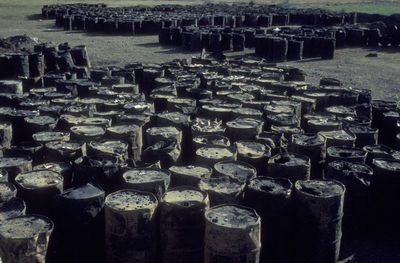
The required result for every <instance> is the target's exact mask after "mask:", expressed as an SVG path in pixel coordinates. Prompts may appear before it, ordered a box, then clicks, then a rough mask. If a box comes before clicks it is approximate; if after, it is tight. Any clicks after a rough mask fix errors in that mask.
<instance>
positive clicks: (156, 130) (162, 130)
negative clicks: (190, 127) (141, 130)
mask: <svg viewBox="0 0 400 263" xmlns="http://www.w3.org/2000/svg"><path fill="white" fill-rule="evenodd" d="M146 133H147V134H149V135H152V136H161V137H163V138H171V137H174V136H176V135H177V134H179V133H180V131H179V130H178V129H177V128H175V127H173V126H166V127H151V128H149V129H147V130H146Z"/></svg>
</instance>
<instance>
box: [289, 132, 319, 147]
mask: <svg viewBox="0 0 400 263" xmlns="http://www.w3.org/2000/svg"><path fill="white" fill-rule="evenodd" d="M292 143H293V144H296V145H301V146H316V145H323V144H324V143H325V138H324V137H323V136H322V135H320V134H292Z"/></svg>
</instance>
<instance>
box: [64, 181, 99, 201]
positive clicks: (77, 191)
mask: <svg viewBox="0 0 400 263" xmlns="http://www.w3.org/2000/svg"><path fill="white" fill-rule="evenodd" d="M61 196H62V198H64V199H74V200H83V199H91V198H96V197H101V196H104V191H103V190H102V189H101V188H99V187H98V186H95V185H93V184H92V183H87V184H85V185H81V186H77V187H73V188H69V189H66V190H64V192H63V193H62V194H61Z"/></svg>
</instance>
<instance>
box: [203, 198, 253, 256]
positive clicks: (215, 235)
mask: <svg viewBox="0 0 400 263" xmlns="http://www.w3.org/2000/svg"><path fill="white" fill-rule="evenodd" d="M205 218H206V230H205V237H204V263H225V262H233V263H239V262H240V263H258V262H260V249H261V218H260V216H259V215H258V214H257V212H256V211H255V210H254V209H252V208H249V207H245V206H240V205H229V204H225V205H219V206H215V207H213V208H211V209H209V210H208V211H207V212H206V213H205Z"/></svg>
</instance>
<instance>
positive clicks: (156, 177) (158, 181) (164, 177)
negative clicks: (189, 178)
mask: <svg viewBox="0 0 400 263" xmlns="http://www.w3.org/2000/svg"><path fill="white" fill-rule="evenodd" d="M122 177H123V181H124V185H125V188H129V189H135V190H140V191H145V192H151V193H153V194H154V195H155V196H156V197H157V198H158V200H161V198H162V196H163V195H164V193H165V192H166V191H167V190H168V187H169V185H170V182H171V172H170V171H168V170H164V169H158V168H134V169H131V170H128V171H126V172H124V173H123V175H122Z"/></svg>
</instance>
